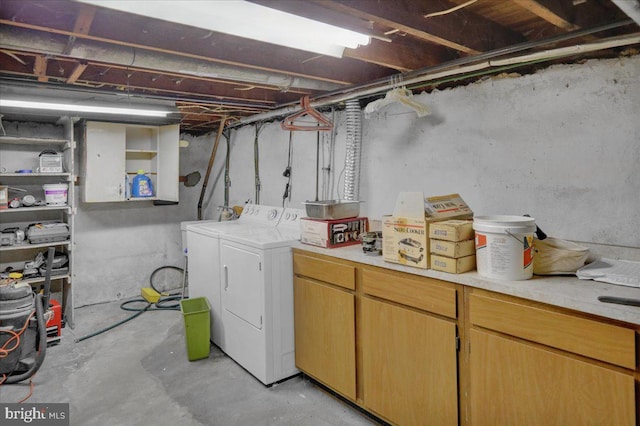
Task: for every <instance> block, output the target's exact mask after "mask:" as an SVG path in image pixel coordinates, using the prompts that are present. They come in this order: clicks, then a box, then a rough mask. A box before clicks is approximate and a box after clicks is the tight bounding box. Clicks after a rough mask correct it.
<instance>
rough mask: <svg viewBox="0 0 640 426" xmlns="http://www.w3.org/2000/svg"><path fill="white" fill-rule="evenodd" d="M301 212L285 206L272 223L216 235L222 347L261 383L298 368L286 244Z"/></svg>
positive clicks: (297, 234) (297, 228) (288, 245)
mask: <svg viewBox="0 0 640 426" xmlns="http://www.w3.org/2000/svg"><path fill="white" fill-rule="evenodd" d="M302 215H303V211H302V210H300V209H285V210H284V212H282V214H281V218H280V220H279V224H278V226H277V227H276V228H265V227H257V226H246V227H243V229H238V228H236V229H234V230H233V232H228V233H222V234H220V236H219V238H220V246H219V250H220V272H221V300H222V323H223V327H224V335H225V339H224V341H225V349H224V351H225V353H227V355H229V356H230V357H231V358H233V359H234V360H235V361H236V362H237V363H238V364H240V365H241V366H242V367H244V368H245V369H246V370H247V371H249V372H250V373H251V374H252V375H253V376H255V377H256V378H257V379H258V380H260V381H261V382H262V383H264V384H265V385H269V384H272V383H274V382H277V381H280V380H284V379H286V378H288V377H291V376H293V375H295V374H297V373H298V370H297V369H296V367H295V342H294V329H293V323H294V322H293V260H292V254H291V246H292V244H293V242H295V241H297V240H299V238H300V217H301V216H302Z"/></svg>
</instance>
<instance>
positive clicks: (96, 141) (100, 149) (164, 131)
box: [83, 121, 180, 203]
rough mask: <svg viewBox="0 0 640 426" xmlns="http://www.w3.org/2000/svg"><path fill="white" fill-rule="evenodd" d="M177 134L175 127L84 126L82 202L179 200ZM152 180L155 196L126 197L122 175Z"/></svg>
mask: <svg viewBox="0 0 640 426" xmlns="http://www.w3.org/2000/svg"><path fill="white" fill-rule="evenodd" d="M179 132H180V128H179V126H178V125H177V124H176V125H169V126H148V125H138V124H120V123H103V122H96V121H88V122H86V123H85V135H84V139H85V140H84V142H85V147H84V148H85V149H84V182H83V183H84V191H83V195H84V201H85V202H88V203H90V202H112V201H134V200H149V199H152V200H154V199H155V200H164V201H178V189H179V187H178V185H179V182H178V179H179V176H178V166H179V164H178V160H179V151H178V150H179V136H180V135H179ZM138 170H144V172H145V174H146V175H147V176H148V177H150V178H151V182H152V184H153V188H154V191H155V196H154V197H144V198H137V199H136V198H133V197H130V196H128V195H127V193H128V191H126V187H125V185H126V183H125V175H127V176H128V177H129V180H130V181H132V180H133V178H134V176H135V175H136V173H137V171H138Z"/></svg>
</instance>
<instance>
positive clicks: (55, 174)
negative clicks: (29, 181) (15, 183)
mask: <svg viewBox="0 0 640 426" xmlns="http://www.w3.org/2000/svg"><path fill="white" fill-rule="evenodd" d="M56 176H57V177H63V178H66V180H69V178H70V177H71V173H66V172H65V173H0V177H56Z"/></svg>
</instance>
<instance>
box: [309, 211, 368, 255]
mask: <svg viewBox="0 0 640 426" xmlns="http://www.w3.org/2000/svg"><path fill="white" fill-rule="evenodd" d="M368 230H369V220H368V219H367V218H366V217H352V218H349V219H337V220H321V219H311V218H308V217H305V218H302V219H300V241H301V242H303V243H305V244H310V245H314V246H319V247H325V248H336V247H344V246H350V245H354V244H360V240H359V239H358V237H359V235H360V234H361V233H363V232H367V231H368Z"/></svg>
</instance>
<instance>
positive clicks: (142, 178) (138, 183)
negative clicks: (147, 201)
mask: <svg viewBox="0 0 640 426" xmlns="http://www.w3.org/2000/svg"><path fill="white" fill-rule="evenodd" d="M131 196H132V197H153V183H152V182H151V179H150V178H149V176H147V175H145V174H144V170H142V169H139V170H138V174H137V175H135V176H134V177H133V181H132V182H131Z"/></svg>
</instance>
